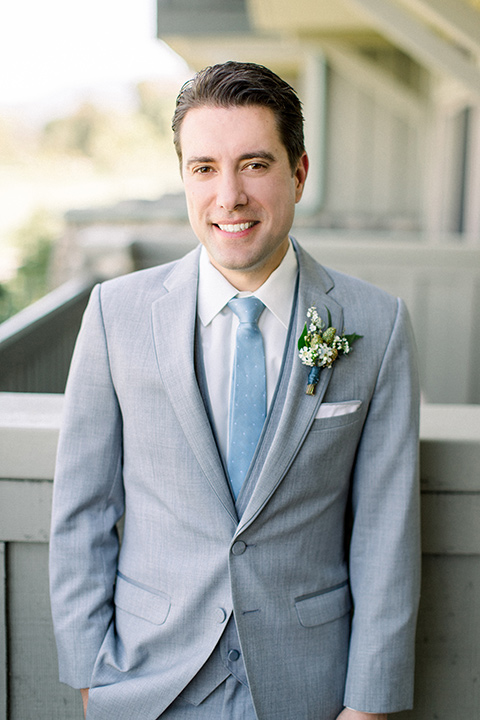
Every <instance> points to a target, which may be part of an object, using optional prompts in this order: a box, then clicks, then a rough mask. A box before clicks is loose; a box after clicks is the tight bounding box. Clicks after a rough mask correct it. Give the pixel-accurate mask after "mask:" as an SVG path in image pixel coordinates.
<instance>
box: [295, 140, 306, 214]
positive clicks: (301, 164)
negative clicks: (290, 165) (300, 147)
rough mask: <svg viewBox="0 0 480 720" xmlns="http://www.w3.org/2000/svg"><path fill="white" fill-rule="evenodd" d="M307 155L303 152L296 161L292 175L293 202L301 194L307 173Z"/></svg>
mask: <svg viewBox="0 0 480 720" xmlns="http://www.w3.org/2000/svg"><path fill="white" fill-rule="evenodd" d="M308 165H309V163H308V155H307V153H306V152H304V153H303V154H302V156H301V158H300V159H299V161H298V163H297V167H296V168H295V172H294V173H293V177H294V178H295V202H296V203H298V202H299V201H300V199H301V197H302V195H303V188H304V187H305V180H306V179H307V174H308Z"/></svg>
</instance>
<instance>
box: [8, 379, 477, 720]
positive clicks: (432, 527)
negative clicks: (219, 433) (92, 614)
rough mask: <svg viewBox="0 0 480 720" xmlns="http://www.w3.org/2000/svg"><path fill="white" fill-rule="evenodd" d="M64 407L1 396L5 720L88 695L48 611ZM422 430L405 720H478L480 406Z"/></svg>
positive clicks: (46, 719) (426, 423) (55, 398)
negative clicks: (409, 705)
mask: <svg viewBox="0 0 480 720" xmlns="http://www.w3.org/2000/svg"><path fill="white" fill-rule="evenodd" d="M62 405H63V396H62V395H42V394H27V393H25V394H24V393H19V394H16V393H0V562H1V565H0V574H1V576H2V578H3V581H2V583H1V584H0V720H6V719H7V718H8V720H25V719H26V718H35V720H66V719H68V720H75V718H77V719H78V720H80V718H82V711H81V703H80V697H79V693H77V692H75V691H73V690H71V689H70V688H68V687H66V686H65V685H61V684H60V683H59V682H58V680H57V677H58V676H57V661H56V651H55V644H54V639H53V631H52V624H51V619H50V609H49V599H48V572H47V555H48V537H49V525H50V503H51V494H52V477H53V471H54V465H55V451H56V444H57V437H58V429H59V425H60V419H61V412H62ZM421 420H422V422H421V478H422V523H423V530H422V537H423V590H422V600H421V607H420V618H419V626H418V633H417V691H416V708H415V710H414V711H413V712H411V713H400V714H399V715H398V720H402V719H403V720H407V718H410V720H431V718H437V720H452V719H455V720H456V718H467V717H468V718H473V717H477V715H478V708H479V707H480V688H479V684H480V683H479V682H478V679H479V648H480V621H479V610H478V607H479V606H478V598H479V597H480V523H479V517H480V406H473V405H470V406H468V405H425V406H424V407H422V418H421ZM392 592H395V588H392ZM72 652H74V648H72ZM7 708H8V709H7Z"/></svg>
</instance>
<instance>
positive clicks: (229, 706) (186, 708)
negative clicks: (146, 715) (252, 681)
mask: <svg viewBox="0 0 480 720" xmlns="http://www.w3.org/2000/svg"><path fill="white" fill-rule="evenodd" d="M157 720H258V718H257V715H256V713H255V710H254V708H253V703H252V698H251V695H250V690H249V689H248V688H247V687H245V685H242V683H240V682H238V680H236V678H234V677H233V675H230V676H229V677H227V679H226V680H224V682H223V683H221V685H219V686H218V687H217V688H216V689H215V690H214V691H213V692H212V693H211V694H210V695H209V696H208V697H207V698H205V700H204V701H203V702H202V703H200V705H192V704H191V703H189V702H187V701H186V700H184V699H183V698H182V697H181V696H179V697H178V698H177V699H176V700H174V701H173V703H172V704H171V705H169V707H168V708H167V709H166V710H165V711H164V712H163V713H162V714H161V715H160V717H159V718H158V719H157Z"/></svg>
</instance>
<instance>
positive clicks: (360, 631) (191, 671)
mask: <svg viewBox="0 0 480 720" xmlns="http://www.w3.org/2000/svg"><path fill="white" fill-rule="evenodd" d="M296 250H297V253H298V259H299V269H300V270H299V272H300V274H299V278H300V279H299V290H298V303H297V309H298V311H297V316H296V317H295V318H293V322H294V323H295V327H294V332H293V338H294V340H293V342H292V343H291V344H290V347H289V348H288V352H287V353H286V358H285V363H284V368H283V373H282V375H281V378H280V380H279V385H278V387H277V394H276V398H275V400H274V402H273V406H272V408H271V411H270V415H269V419H268V420H267V423H266V427H265V429H264V433H263V436H262V439H261V441H260V444H259V447H258V449H257V453H256V456H255V458H254V462H253V465H252V468H251V481H252V482H253V483H254V489H253V492H252V494H251V497H250V499H249V501H248V504H247V506H246V508H245V510H244V512H243V513H242V515H241V517H240V520H238V517H237V514H236V510H235V505H234V501H233V499H232V496H231V494H230V490H229V486H228V482H227V480H226V477H225V473H224V470H223V465H222V462H221V459H220V457H219V453H218V450H217V446H216V444H215V440H214V436H213V434H212V430H211V427H210V424H209V422H208V418H207V414H206V411H205V406H204V403H203V401H202V397H201V394H200V391H199V387H198V383H197V379H196V374H195V368H194V362H193V358H194V335H195V322H196V292H197V280H198V249H197V250H195V251H193V252H192V253H190V254H189V255H187V256H186V257H185V258H183V259H182V260H180V261H178V262H175V263H171V264H168V265H166V266H161V267H156V268H153V269H150V270H146V271H142V272H139V273H134V274H132V275H129V276H126V277H123V278H118V279H115V280H113V281H109V282H106V283H104V284H103V285H101V286H99V287H97V288H96V289H95V290H94V291H93V293H92V297H91V301H90V303H89V307H88V309H87V311H86V314H85V318H84V322H83V325H82V329H81V332H80V335H79V339H78V343H77V347H76V351H75V355H74V359H73V362H72V368H71V372H70V377H69V381H68V387H67V393H66V409H65V417H64V425H63V430H62V433H61V438H60V443H59V453H58V462H57V472H56V478H55V487H54V504H53V519H52V537H51V566H50V567H51V596H52V608H53V617H54V624H55V632H56V637H57V645H58V654H59V664H60V679H61V680H62V681H63V682H66V683H68V684H71V685H73V686H74V687H91V688H92V690H91V693H90V702H89V710H88V716H87V717H88V718H92V719H93V720H103V719H105V720H106V719H107V718H108V720H111V718H116V720H131V718H132V717H135V718H139V719H140V720H141V719H145V720H155V718H157V716H158V715H160V714H161V712H162V711H163V710H164V709H165V708H166V707H167V706H168V705H169V704H170V703H171V702H172V701H173V700H174V698H175V697H176V696H177V695H178V694H179V693H180V692H181V691H182V689H183V688H185V686H186V685H187V684H188V683H189V681H190V680H191V679H192V678H193V677H194V676H195V674H196V673H197V671H198V670H199V669H200V668H201V667H202V665H203V664H204V663H205V661H206V660H207V658H208V657H209V655H210V654H211V653H212V650H213V649H214V647H215V646H216V644H217V643H218V641H219V638H220V636H221V635H222V632H223V630H224V628H225V626H226V623H227V621H228V619H229V617H230V616H231V614H232V612H233V613H234V614H235V620H236V624H237V628H238V633H239V638H240V641H241V646H242V650H243V656H244V661H245V666H246V670H247V674H248V679H249V684H250V689H251V693H252V698H253V701H254V705H255V708H256V712H257V715H258V717H259V719H260V720H292V718H299V720H332V719H333V718H334V717H335V716H336V714H337V713H338V712H339V711H340V709H341V707H342V705H343V703H345V704H346V705H349V706H351V707H354V708H356V709H360V710H364V711H372V712H393V711H396V710H400V709H404V708H408V707H410V706H411V702H412V684H413V654H414V632H415V621H416V613H417V604H418V594H419V574H420V573H419V522H418V516H419V513H418V500H419V494H418V477H417V452H418V386H417V375H416V370H415V363H414V357H413V349H412V348H413V342H412V336H411V330H410V325H409V321H408V317H407V313H406V310H405V308H404V305H403V303H402V302H401V301H400V300H397V299H395V298H392V297H391V296H389V295H387V294H386V293H383V292H382V291H380V290H378V289H376V288H373V287H372V286H370V285H368V284H367V283H364V282H361V281H359V280H356V279H353V278H350V277H347V276H345V275H343V274H341V273H337V272H334V271H328V272H327V271H326V270H325V269H323V268H322V267H321V266H320V265H318V264H317V263H316V262H315V261H314V260H313V259H312V258H311V257H310V256H309V255H307V254H306V253H305V252H304V251H303V250H302V249H301V248H299V247H298V246H296ZM312 305H315V306H316V307H317V308H318V311H319V312H320V314H323V315H326V308H328V310H329V311H330V313H331V316H332V322H333V325H335V327H337V329H338V330H339V331H341V330H343V329H345V331H346V332H356V333H358V334H359V335H363V338H362V339H361V340H359V341H358V342H357V343H356V344H355V346H354V348H353V350H352V352H351V353H350V355H348V356H344V357H341V358H340V359H339V360H337V362H336V363H335V365H334V367H333V369H331V370H322V372H321V379H320V383H319V385H318V386H317V391H316V394H315V395H314V396H313V397H312V396H307V395H306V394H305V389H306V383H307V375H308V368H306V367H305V366H304V365H302V364H301V362H300V360H299V359H298V357H297V353H296V339H297V338H298V337H299V335H300V333H301V331H302V329H303V325H304V323H305V319H306V311H307V309H308V307H310V306H312ZM350 401H357V403H359V406H358V407H357V408H356V409H353V410H352V408H354V407H355V406H353V405H350V404H348V403H350ZM341 403H347V405H345V406H340V411H341V410H342V409H346V410H350V412H346V413H345V414H336V413H334V414H333V415H332V416H329V411H330V410H331V408H332V406H333V407H334V409H335V407H336V406H337V405H340V404H341ZM330 404H331V405H330ZM336 411H337V412H338V411H339V408H338V407H336ZM123 514H125V517H124V534H123V540H122V544H121V548H120V547H119V541H118V537H117V532H116V523H117V522H118V520H119V519H120V518H121V517H122V515H123Z"/></svg>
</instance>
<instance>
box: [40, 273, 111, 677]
mask: <svg viewBox="0 0 480 720" xmlns="http://www.w3.org/2000/svg"><path fill="white" fill-rule="evenodd" d="M123 510H124V491H123V482H122V419H121V413H120V409H119V405H118V401H117V397H116V394H115V390H114V387H113V383H112V378H111V375H110V367H109V357H108V347H107V340H106V335H105V330H104V325H103V318H102V312H101V300H100V287H99V286H97V287H96V288H95V289H94V291H93V292H92V296H91V299H90V302H89V305H88V307H87V310H86V312H85V316H84V319H83V322H82V328H81V330H80V334H79V337H78V340H77V344H76V348H75V352H74V357H73V360H72V365H71V368H70V374H69V379H68V382H67V388H66V393H65V410H64V418H63V423H62V430H61V433H60V440H59V447H58V455H57V465H56V473H55V480H54V497H53V508H52V528H51V540H50V585H51V603H52V614H53V621H54V630H55V636H56V641H57V648H58V658H59V666H60V680H61V681H62V682H65V683H67V684H69V685H72V686H73V687H89V685H90V679H91V675H92V670H93V666H94V663H95V659H96V657H97V655H98V652H99V649H100V646H101V644H102V641H103V639H104V637H105V634H106V631H107V628H108V626H109V623H110V622H111V620H112V616H113V590H114V583H115V576H116V567H117V555H118V547H119V542H118V534H117V530H116V523H117V521H118V520H119V518H120V517H121V516H122V514H123Z"/></svg>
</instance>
